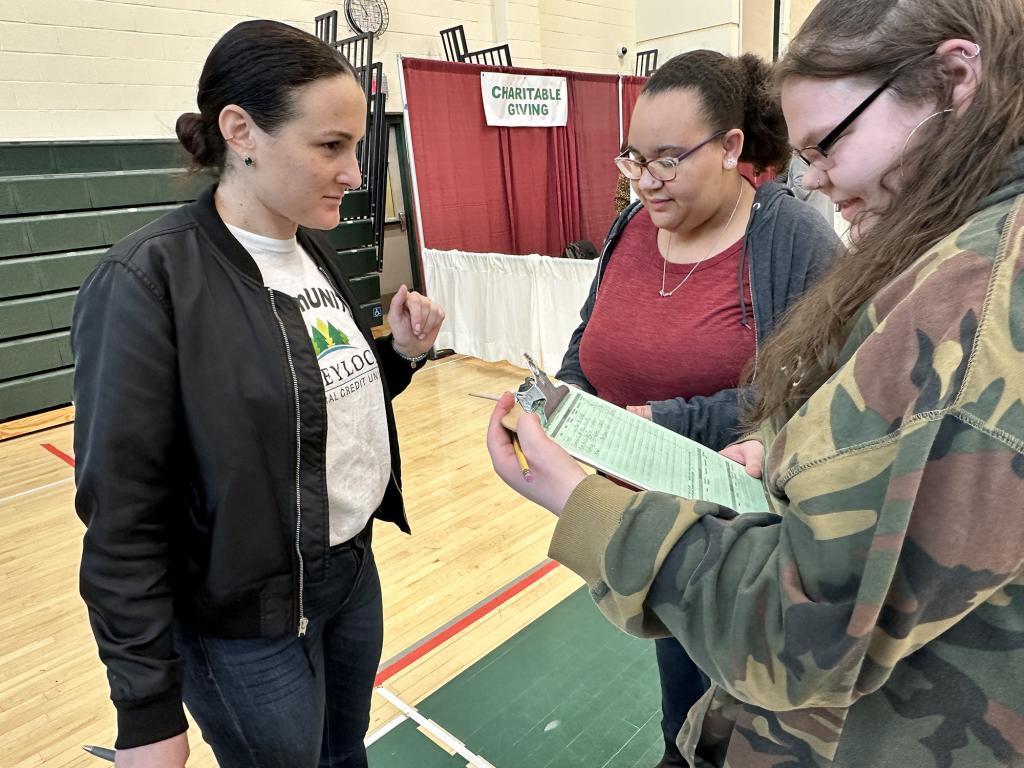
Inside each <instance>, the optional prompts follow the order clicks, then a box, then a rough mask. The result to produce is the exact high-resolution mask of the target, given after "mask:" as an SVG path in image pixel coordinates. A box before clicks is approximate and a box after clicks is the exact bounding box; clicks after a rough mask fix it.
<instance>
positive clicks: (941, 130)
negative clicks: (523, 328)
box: [488, 0, 1024, 768]
mask: <svg viewBox="0 0 1024 768" xmlns="http://www.w3.org/2000/svg"><path fill="white" fill-rule="evenodd" d="M1022 29H1024V4H1022V3H1020V0H973V1H972V2H971V3H962V2H959V1H958V0H858V2H856V3H851V2H848V0H822V1H821V2H820V3H819V4H818V6H817V7H816V8H815V10H814V11H813V12H812V14H811V16H810V17H809V18H808V19H807V21H806V22H805V24H804V25H803V27H801V30H800V32H799V34H798V35H797V36H796V37H795V38H794V40H793V41H792V43H791V46H790V48H789V50H788V51H787V54H786V56H785V58H784V59H783V61H782V62H781V63H780V69H779V73H778V76H779V80H780V82H781V84H782V101H783V107H784V110H785V112H786V117H787V121H788V124H789V130H790V138H791V141H792V143H793V144H794V146H796V147H800V148H801V149H800V150H799V151H800V153H801V154H802V155H803V156H804V157H805V158H806V160H808V161H810V164H811V167H810V170H809V171H808V172H807V174H806V176H805V177H804V183H805V184H807V185H808V186H809V187H810V188H813V189H819V190H821V191H822V192H823V193H825V194H827V195H828V196H829V197H830V198H831V199H832V201H833V202H834V203H836V204H837V205H838V206H839V207H840V210H841V212H842V214H843V216H844V218H846V219H847V220H848V221H849V222H850V224H851V228H852V231H851V239H852V246H851V250H850V253H849V255H848V256H846V257H844V258H843V259H841V260H840V262H839V263H838V264H836V266H835V267H834V268H833V270H832V271H831V272H830V273H829V274H828V275H826V276H825V277H824V278H823V280H822V281H821V282H820V283H819V284H818V285H817V286H816V288H814V289H812V291H811V292H810V293H809V294H808V295H807V297H806V298H805V299H804V300H803V302H802V303H801V305H799V306H798V308H797V309H796V311H795V312H794V313H793V314H792V315H791V316H790V317H789V318H788V319H787V321H786V323H785V325H784V326H783V327H782V328H781V329H780V330H779V331H778V332H777V333H776V335H775V337H774V338H773V339H772V340H771V341H770V342H769V345H768V346H767V347H766V348H765V350H764V352H763V354H762V357H761V360H760V364H759V371H760V372H761V373H760V374H759V379H758V381H757V382H755V386H756V388H757V391H758V398H759V402H758V403H757V405H756V407H755V408H754V410H753V413H752V418H753V419H754V420H756V421H757V422H758V424H759V426H758V428H757V431H756V439H755V440H750V441H747V442H744V443H741V444H739V445H734V446H731V447H730V448H729V449H726V451H725V452H724V453H726V455H728V456H730V457H732V458H735V459H737V460H740V461H743V462H744V463H746V465H747V469H748V471H749V472H750V473H751V474H753V475H755V476H761V475H762V473H763V485H764V492H765V495H766V497H767V499H768V501H769V504H770V506H771V508H772V509H773V510H774V513H771V514H744V515H737V514H736V513H735V512H733V511H732V510H729V509H726V508H723V507H721V506H717V505H714V504H710V503H707V502H701V501H694V500H685V499H679V498H675V497H671V496H667V495H664V494H658V493H632V492H630V491H628V490H625V489H623V488H621V487H619V486H616V485H614V484H612V483H611V482H609V481H607V480H605V479H603V478H600V477H593V476H591V477H587V476H585V475H584V473H583V471H582V470H581V469H580V468H579V467H578V465H576V464H575V462H574V461H573V460H572V459H571V458H570V457H569V456H568V455H567V454H565V453H564V452H563V451H562V450H561V449H560V448H559V447H558V446H557V445H555V444H554V443H552V442H551V441H550V440H548V439H547V438H546V436H545V435H544V434H543V432H542V430H541V429H540V426H539V424H538V423H537V422H536V419H535V418H533V417H526V418H525V419H524V421H523V422H522V423H521V425H520V429H519V436H520V440H521V443H522V446H523V449H524V451H525V452H526V455H527V458H528V460H529V463H530V466H531V469H532V471H533V478H532V482H531V483H526V482H524V481H523V479H522V475H521V474H520V472H519V469H518V464H517V463H516V459H515V456H514V453H513V450H512V447H511V445H510V444H509V441H508V437H507V436H506V434H505V433H504V431H503V429H502V428H501V426H500V422H499V417H500V416H501V415H502V414H503V413H504V412H505V411H507V409H508V407H509V406H510V404H511V402H510V401H511V398H510V396H506V397H505V398H504V399H503V400H502V401H501V402H500V403H499V405H498V408H497V409H496V411H495V417H494V419H492V423H491V427H490V430H489V433H488V444H489V448H490V451H491V457H492V461H493V462H494V466H495V469H496V471H497V472H498V473H499V474H500V475H501V476H502V477H503V478H504V479H505V480H506V482H508V483H509V484H510V485H512V486H513V487H514V488H515V489H516V490H517V491H519V492H520V493H522V494H523V495H525V496H527V497H528V498H531V499H533V500H534V501H537V502H538V503H540V504H542V505H544V506H546V507H548V508H549V509H551V510H552V511H554V512H556V513H557V514H559V515H560V518H561V519H560V520H559V523H558V526H557V528H556V530H555V534H554V538H553V540H552V544H551V555H552V557H554V558H556V559H558V560H560V561H561V562H563V563H564V564H566V565H567V566H569V567H570V568H572V569H573V570H575V571H576V572H578V573H579V574H580V575H582V576H583V577H584V578H585V579H586V580H587V582H588V584H589V585H590V590H591V593H592V595H593V597H594V600H595V601H596V602H597V605H598V607H599V608H600V609H601V610H602V611H603V612H604V613H605V615H606V616H607V617H608V618H609V619H610V620H611V621H613V622H614V623H616V624H617V625H619V626H620V627H622V628H623V629H625V630H626V631H628V632H631V633H634V634H638V635H641V636H645V637H658V636H664V635H666V634H672V635H674V636H675V637H677V638H679V640H680V641H681V642H682V644H683V645H684V646H685V648H686V650H687V651H688V652H689V653H690V655H691V656H692V657H693V658H694V659H695V660H696V661H697V663H698V665H699V666H700V667H701V668H702V669H703V670H704V671H705V672H706V673H707V674H708V675H709V676H710V678H711V680H712V683H713V684H712V688H711V690H710V691H709V692H708V694H707V695H706V696H705V697H704V698H703V699H702V700H701V701H700V702H699V703H698V704H697V705H696V706H695V707H694V708H693V709H692V710H691V712H690V716H689V719H688V722H687V725H686V727H684V729H683V731H682V733H681V734H680V737H679V744H680V746H681V748H682V751H683V753H684V755H686V756H687V757H688V759H689V760H690V761H691V763H692V764H694V765H706V764H707V763H705V762H704V761H705V760H707V759H710V760H712V761H713V764H714V765H716V766H726V767H728V768H781V766H787V767H789V768H804V767H807V768H819V767H820V768H824V767H825V766H841V767H842V768H869V767H871V768H874V767H876V766H892V765H898V766H900V767H901V768H939V767H941V768H989V767H995V766H1024V514H1022V513H1021V509H1022V500H1024V90H1022V89H1021V88H1020V86H1019V76H1020V73H1021V72H1024V35H1022V34H1021V30H1022ZM698 745H699V746H700V754H701V756H702V757H701V758H697V757H695V751H696V748H697V747H698Z"/></svg>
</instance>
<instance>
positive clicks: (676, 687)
mask: <svg viewBox="0 0 1024 768" xmlns="http://www.w3.org/2000/svg"><path fill="white" fill-rule="evenodd" d="M654 648H655V651H656V653H657V655H658V676H659V677H660V678H661V732H662V733H663V734H664V736H665V757H664V759H663V762H662V765H664V766H685V765H686V761H684V760H683V756H682V755H681V754H680V752H679V748H678V747H676V736H678V735H679V731H680V730H681V729H682V727H683V723H684V722H685V721H686V715H687V713H688V712H689V711H690V707H692V706H693V705H694V704H696V703H697V699H699V698H700V697H701V696H703V695H704V693H705V692H706V691H707V689H708V688H709V687H710V685H711V681H710V680H709V679H708V678H707V676H706V675H705V674H704V673H703V672H701V671H700V670H699V669H698V668H697V665H696V664H694V663H693V660H692V659H691V658H690V657H689V655H688V654H687V653H686V650H685V649H684V648H683V646H682V645H680V643H679V641H678V640H676V639H675V638H674V637H666V638H662V639H660V640H655V641H654Z"/></svg>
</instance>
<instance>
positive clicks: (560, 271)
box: [423, 248, 597, 376]
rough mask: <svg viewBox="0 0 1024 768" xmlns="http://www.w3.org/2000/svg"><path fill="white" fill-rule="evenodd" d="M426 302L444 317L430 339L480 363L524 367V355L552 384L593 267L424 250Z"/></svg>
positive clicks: (538, 258) (586, 263) (573, 261)
mask: <svg viewBox="0 0 1024 768" xmlns="http://www.w3.org/2000/svg"><path fill="white" fill-rule="evenodd" d="M423 267H424V277H425V279H426V286H427V295H428V296H430V298H431V299H433V300H434V301H436V302H438V303H439V304H440V305H441V306H442V307H444V311H445V315H446V317H445V321H444V325H443V326H442V327H441V332H440V333H439V334H438V337H437V344H436V346H437V347H438V348H439V349H443V348H450V349H454V350H455V351H456V352H459V353H461V354H464V355H471V356H473V357H478V358H480V359H481V360H488V361H497V360H507V361H508V362H510V363H512V364H513V365H518V366H520V367H525V366H526V363H525V361H524V360H523V352H529V353H530V355H532V356H533V358H534V359H535V360H536V361H537V363H538V364H539V365H540V366H541V367H542V368H543V369H544V370H545V371H547V372H548V373H549V374H551V375H552V376H553V375H554V374H555V372H556V371H558V369H559V367H560V366H561V363H562V356H563V355H564V354H565V350H566V348H567V347H568V346H569V337H570V336H571V335H572V332H573V331H574V330H576V327H577V326H578V325H579V323H580V309H581V308H582V307H583V302H584V301H586V298H587V293H588V291H589V290H590V285H591V283H592V282H593V280H594V275H595V274H596V273H597V260H596V259H595V260H593V261H587V260H577V259H561V258H553V257H550V256H538V255H536V254H534V255H529V256H509V255H506V254H502V253H467V252H466V251H438V250H434V249H432V248H424V249H423Z"/></svg>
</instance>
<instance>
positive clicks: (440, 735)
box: [373, 685, 495, 768]
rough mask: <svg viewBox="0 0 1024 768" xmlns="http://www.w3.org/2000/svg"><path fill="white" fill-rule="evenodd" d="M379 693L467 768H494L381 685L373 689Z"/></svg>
mask: <svg viewBox="0 0 1024 768" xmlns="http://www.w3.org/2000/svg"><path fill="white" fill-rule="evenodd" d="M373 690H374V691H375V692H377V693H379V694H380V695H381V696H382V697H383V698H384V700H385V701H387V702H388V703H389V704H391V705H392V706H394V707H395V708H396V709H397V710H398V711H399V712H401V713H402V714H403V715H405V716H406V717H407V718H409V719H410V720H412V721H413V722H414V723H416V724H417V725H419V726H420V727H421V728H423V730H425V731H429V732H430V734H431V735H432V736H433V737H434V738H435V739H437V740H438V741H439V742H441V743H442V744H444V745H445V746H446V747H448V749H450V750H452V751H453V752H454V753H455V754H457V755H460V756H461V757H463V758H465V759H466V760H468V761H469V762H468V763H467V768H495V767H494V766H493V765H492V764H491V763H489V762H487V760H485V759H484V758H482V757H481V756H480V755H475V754H473V753H472V752H470V751H469V750H468V749H466V745H465V744H463V743H462V742H461V741H459V740H458V739H456V738H455V737H454V736H453V735H452V734H450V733H448V731H446V730H445V729H444V728H442V727H441V726H440V725H438V724H437V723H435V722H434V721H433V720H430V719H429V718H426V717H424V716H423V715H421V714H420V712H419V710H417V709H416V707H413V706H411V705H409V704H406V703H405V702H404V701H402V700H401V699H400V698H398V697H397V696H396V695H395V694H393V693H392V692H391V691H389V690H388V689H387V688H385V687H384V686H383V685H381V686H378V687H376V688H374V689H373Z"/></svg>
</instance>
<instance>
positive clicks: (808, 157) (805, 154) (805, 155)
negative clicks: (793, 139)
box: [793, 53, 932, 165]
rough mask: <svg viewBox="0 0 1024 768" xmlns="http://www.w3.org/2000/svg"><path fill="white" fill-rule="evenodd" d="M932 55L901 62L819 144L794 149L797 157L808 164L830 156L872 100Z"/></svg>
mask: <svg viewBox="0 0 1024 768" xmlns="http://www.w3.org/2000/svg"><path fill="white" fill-rule="evenodd" d="M930 56H932V54H931V53H928V54H926V55H925V56H922V57H920V58H916V59H911V60H910V61H905V62H903V63H902V64H900V65H899V66H898V67H896V69H895V70H894V71H893V73H892V74H891V75H890V76H889V79H888V80H886V81H885V82H884V83H882V84H881V85H880V86H878V87H877V88H875V90H873V91H872V92H871V93H869V94H868V97H867V98H866V99H864V101H862V102H861V103H860V104H858V105H857V106H856V107H854V109H853V112H851V113H850V114H848V115H847V116H846V117H844V118H843V120H842V122H840V123H839V125H837V126H836V127H835V128H833V129H832V130H831V131H829V132H828V134H826V136H825V138H823V139H822V140H821V141H819V142H818V143H817V144H814V145H812V146H810V147H803V148H802V149H794V150H793V152H794V153H795V154H796V156H797V157H799V158H800V159H801V160H803V161H804V162H805V163H807V165H813V164H814V163H815V162H816V161H819V160H823V159H826V158H827V157H828V151H829V149H830V148H831V146H832V145H833V144H835V143H836V142H837V141H839V137H840V136H842V135H843V134H844V133H845V132H846V129H847V128H849V127H850V125H851V124H852V123H853V121H854V120H856V119H857V118H858V117H860V116H861V113H862V112H863V111H864V110H865V109H867V108H868V107H870V106H871V104H872V102H874V100H875V99H877V98H878V97H879V96H881V95H882V94H883V93H884V92H885V90H886V89H887V88H888V87H889V86H890V85H892V84H893V82H895V80H896V78H897V77H899V76H900V73H901V72H903V70H904V69H906V68H907V67H909V66H912V65H914V64H919V63H921V62H922V61H924V60H925V59H927V58H928V57H930Z"/></svg>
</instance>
